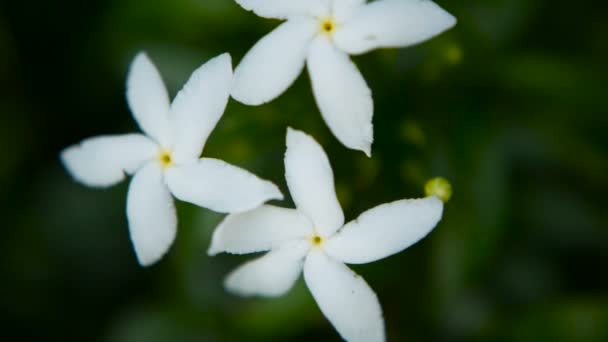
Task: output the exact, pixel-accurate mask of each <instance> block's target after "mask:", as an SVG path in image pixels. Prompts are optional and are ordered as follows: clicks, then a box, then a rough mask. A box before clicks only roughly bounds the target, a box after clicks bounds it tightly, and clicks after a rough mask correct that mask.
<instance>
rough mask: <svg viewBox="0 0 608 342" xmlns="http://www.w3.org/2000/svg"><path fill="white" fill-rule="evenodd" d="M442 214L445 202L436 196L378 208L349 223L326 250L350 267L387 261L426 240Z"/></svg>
mask: <svg viewBox="0 0 608 342" xmlns="http://www.w3.org/2000/svg"><path fill="white" fill-rule="evenodd" d="M442 213H443V202H442V201H441V200H440V199H439V198H437V197H435V196H431V197H427V198H423V199H416V200H401V201H396V202H392V203H387V204H383V205H379V206H377V207H375V208H373V209H370V210H368V211H366V212H364V213H363V214H361V215H360V216H359V218H357V219H356V220H354V221H352V222H349V223H347V224H346V225H345V226H344V228H342V229H341V230H340V231H339V232H338V233H337V234H336V235H334V236H333V237H332V238H331V239H330V240H328V241H327V242H326V243H325V245H324V246H325V250H326V252H327V254H329V255H331V256H332V257H334V258H336V259H338V260H341V261H343V262H345V263H347V264H364V263H368V262H372V261H376V260H379V259H382V258H386V257H387V256H390V255H393V254H396V253H399V252H401V251H403V250H404V249H406V248H408V247H409V246H411V245H413V244H415V243H416V242H418V241H419V240H420V239H422V238H423V237H425V236H426V235H427V234H428V233H429V232H430V231H431V230H432V229H433V228H434V227H435V226H436V225H437V223H438V222H439V220H440V219H441V214H442Z"/></svg>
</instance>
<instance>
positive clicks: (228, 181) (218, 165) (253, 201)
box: [165, 158, 283, 213]
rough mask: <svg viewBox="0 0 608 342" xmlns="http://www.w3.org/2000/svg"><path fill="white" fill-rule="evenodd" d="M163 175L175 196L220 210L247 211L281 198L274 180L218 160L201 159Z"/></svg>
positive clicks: (171, 169) (223, 211) (230, 211)
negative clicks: (272, 181)
mask: <svg viewBox="0 0 608 342" xmlns="http://www.w3.org/2000/svg"><path fill="white" fill-rule="evenodd" d="M165 175H166V180H167V184H168V185H169V188H170V189H171V192H172V193H173V195H174V196H175V197H177V198H179V199H180V200H182V201H186V202H190V203H193V204H196V205H198V206H201V207H204V208H209V209H211V210H213V211H217V212H221V213H235V212H242V211H247V210H251V209H253V208H255V207H258V206H260V205H262V204H264V202H266V201H270V200H273V199H283V195H282V194H281V191H279V189H278V188H277V186H276V185H274V184H273V183H271V182H269V181H266V180H263V179H260V178H258V177H257V176H255V175H254V174H252V173H250V172H248V171H245V170H243V169H241V168H238V167H236V166H233V165H230V164H227V163H225V162H223V161H221V160H217V159H212V158H202V159H200V160H199V161H198V162H196V163H193V164H188V165H181V166H178V167H173V168H170V169H168V170H167V171H166V172H165Z"/></svg>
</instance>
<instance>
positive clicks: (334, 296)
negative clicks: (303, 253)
mask: <svg viewBox="0 0 608 342" xmlns="http://www.w3.org/2000/svg"><path fill="white" fill-rule="evenodd" d="M304 280H305V281H306V284H307V285H308V288H309V289H310V292H311V293H312V296H313V297H314V298H315V301H316V302H317V305H319V308H320V309H321V312H323V314H324V315H325V317H327V319H328V320H329V321H330V322H331V324H332V325H333V326H334V328H336V330H337V331H338V333H339V334H340V336H342V338H343V339H344V340H347V341H351V342H357V341H363V342H374V341H384V320H383V318H382V309H381V308H380V303H379V302H378V298H377V297H376V294H375V293H374V291H373V290H372V289H371V288H370V287H369V285H367V283H366V282H365V280H363V278H361V276H359V275H357V274H356V273H355V272H353V271H352V270H350V269H349V268H348V267H346V265H344V264H343V263H341V262H339V261H337V260H334V259H332V258H330V257H328V256H327V255H326V254H325V253H323V251H322V250H321V249H318V248H315V249H313V250H311V251H310V253H309V254H308V257H307V258H306V262H305V263H304Z"/></svg>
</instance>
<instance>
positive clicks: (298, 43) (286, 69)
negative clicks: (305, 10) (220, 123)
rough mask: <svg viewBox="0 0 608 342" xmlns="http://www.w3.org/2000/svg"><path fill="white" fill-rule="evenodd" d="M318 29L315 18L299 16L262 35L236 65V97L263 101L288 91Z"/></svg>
mask: <svg viewBox="0 0 608 342" xmlns="http://www.w3.org/2000/svg"><path fill="white" fill-rule="evenodd" d="M317 29H318V27H317V23H316V21H315V20H314V19H311V18H297V19H293V20H289V21H288V22H286V23H284V24H282V25H281V26H279V27H277V28H276V29H275V30H274V31H272V32H270V33H269V34H268V35H266V36H265V37H264V38H262V39H261V40H260V41H259V42H257V43H256V44H255V45H254V46H253V48H251V50H249V52H248V53H247V54H246V55H245V57H243V60H242V61H241V63H240V64H239V66H238V67H237V68H236V69H235V71H234V83H233V88H232V97H234V99H236V100H237V101H239V102H241V103H244V104H247V105H260V104H262V103H266V102H269V101H272V100H274V99H275V98H276V97H278V96H279V95H281V94H282V93H283V92H285V90H287V88H289V86H291V84H292V83H293V82H294V81H295V80H296V78H298V75H300V73H301V72H302V69H303V68H304V61H305V59H306V53H307V51H308V46H309V45H310V42H311V41H312V38H313V36H314V35H315V33H316V32H317Z"/></svg>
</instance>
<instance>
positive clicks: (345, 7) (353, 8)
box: [333, 0, 366, 24]
mask: <svg viewBox="0 0 608 342" xmlns="http://www.w3.org/2000/svg"><path fill="white" fill-rule="evenodd" d="M365 2H366V0H334V3H333V19H334V20H335V21H336V22H337V23H339V24H342V23H344V22H345V21H347V20H348V19H350V17H351V16H352V15H353V14H355V13H356V12H358V11H359V10H360V9H362V8H363V7H364V5H365Z"/></svg>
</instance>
